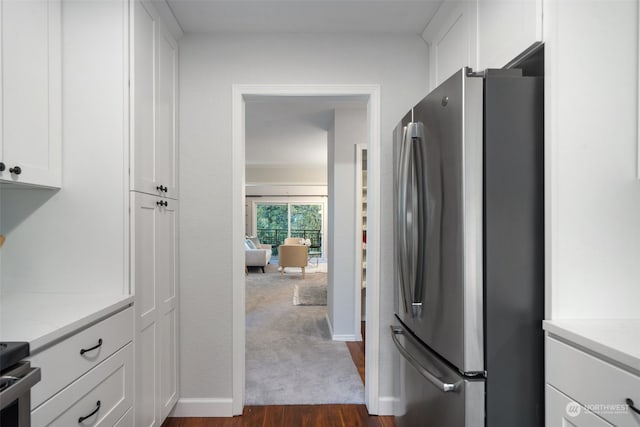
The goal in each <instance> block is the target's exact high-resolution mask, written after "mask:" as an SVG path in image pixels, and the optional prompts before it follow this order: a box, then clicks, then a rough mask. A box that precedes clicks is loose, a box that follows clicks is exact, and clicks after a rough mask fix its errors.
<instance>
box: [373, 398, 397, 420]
mask: <svg viewBox="0 0 640 427" xmlns="http://www.w3.org/2000/svg"><path fill="white" fill-rule="evenodd" d="M398 401H399V399H398V398H397V397H391V396H380V397H379V398H378V413H377V414H376V415H393V408H394V407H395V406H396V404H397V403H398Z"/></svg>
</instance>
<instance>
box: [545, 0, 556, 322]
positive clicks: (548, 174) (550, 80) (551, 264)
mask: <svg viewBox="0 0 640 427" xmlns="http://www.w3.org/2000/svg"><path fill="white" fill-rule="evenodd" d="M558 7H559V5H558V3H557V2H556V1H555V0H545V3H544V5H543V10H544V11H545V16H544V19H543V21H542V23H543V39H544V42H545V46H544V63H545V70H544V72H545V79H544V123H545V124H544V210H545V212H544V222H545V239H544V240H545V248H544V257H545V289H544V294H545V310H544V317H545V319H547V320H550V319H555V318H556V317H557V312H556V311H557V310H556V308H555V306H554V304H553V301H558V298H557V296H558V295H557V287H556V286H555V284H556V283H557V280H556V275H557V273H556V268H555V266H556V257H557V254H558V253H559V252H558V251H557V248H558V241H559V240H558V237H559V234H558V229H557V228H558V217H559V213H558V202H559V198H558V193H559V189H558V180H557V179H556V177H557V176H558V168H559V164H558V159H559V158H560V157H559V155H558V150H559V146H560V144H559V140H558V120H557V107H558V105H557V100H558V99H559V98H558V87H557V84H556V77H557V73H558V48H557V45H558V28H557V25H558V23H557V19H558V14H559V11H558Z"/></svg>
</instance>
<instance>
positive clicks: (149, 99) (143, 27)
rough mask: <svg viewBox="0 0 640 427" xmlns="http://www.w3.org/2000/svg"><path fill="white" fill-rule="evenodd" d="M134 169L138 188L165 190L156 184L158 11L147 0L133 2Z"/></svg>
mask: <svg viewBox="0 0 640 427" xmlns="http://www.w3.org/2000/svg"><path fill="white" fill-rule="evenodd" d="M131 13H132V15H133V18H132V20H131V22H132V26H133V29H132V31H131V33H132V34H133V37H132V41H131V43H132V47H131V54H132V58H131V64H132V103H133V106H132V108H131V113H132V117H131V125H132V127H133V130H132V139H133V140H132V144H131V147H132V157H133V161H132V162H131V163H132V170H131V176H132V179H131V186H132V189H133V190H135V191H141V192H144V193H149V194H162V192H161V191H159V190H158V189H157V188H156V187H157V186H159V185H160V184H159V183H158V184H156V182H157V177H158V176H157V175H158V171H157V170H156V164H155V156H156V140H157V138H156V137H157V135H156V87H157V81H158V69H157V63H158V61H157V57H158V48H157V41H158V25H159V23H158V15H157V13H156V10H155V9H154V8H153V6H151V5H150V4H149V3H147V2H143V1H140V0H136V1H134V2H132V11H131Z"/></svg>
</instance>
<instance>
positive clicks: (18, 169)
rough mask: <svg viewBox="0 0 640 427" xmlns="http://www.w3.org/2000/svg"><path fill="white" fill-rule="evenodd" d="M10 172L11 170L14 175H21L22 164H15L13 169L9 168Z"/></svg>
mask: <svg viewBox="0 0 640 427" xmlns="http://www.w3.org/2000/svg"><path fill="white" fill-rule="evenodd" d="M9 172H11V173H12V174H14V175H20V174H21V173H22V168H20V166H14V167H12V168H11V169H9Z"/></svg>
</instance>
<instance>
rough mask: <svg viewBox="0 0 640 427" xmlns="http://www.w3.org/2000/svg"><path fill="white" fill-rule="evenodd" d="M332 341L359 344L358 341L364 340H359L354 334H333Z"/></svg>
mask: <svg viewBox="0 0 640 427" xmlns="http://www.w3.org/2000/svg"><path fill="white" fill-rule="evenodd" d="M331 339H332V340H333V341H344V342H357V341H362V338H359V337H357V336H355V335H353V334H351V335H348V334H342V335H333V334H331Z"/></svg>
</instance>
